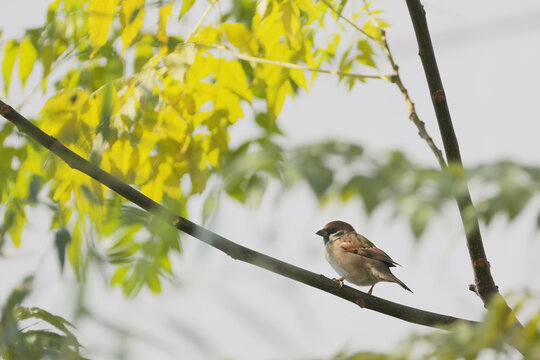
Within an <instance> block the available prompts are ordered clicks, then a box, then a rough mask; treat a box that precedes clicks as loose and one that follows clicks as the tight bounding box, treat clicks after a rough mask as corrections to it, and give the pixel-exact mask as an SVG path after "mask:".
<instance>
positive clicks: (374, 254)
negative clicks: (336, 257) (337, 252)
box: [336, 233, 399, 267]
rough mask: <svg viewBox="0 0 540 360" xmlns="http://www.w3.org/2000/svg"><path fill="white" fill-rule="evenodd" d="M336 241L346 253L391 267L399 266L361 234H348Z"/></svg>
mask: <svg viewBox="0 0 540 360" xmlns="http://www.w3.org/2000/svg"><path fill="white" fill-rule="evenodd" d="M336 241H339V242H340V247H341V248H342V249H343V250H345V251H346V252H349V253H353V254H358V255H360V256H365V257H367V258H370V259H373V260H378V261H382V262H384V263H386V264H387V265H388V266H389V267H392V266H396V265H399V264H398V263H397V262H395V261H394V260H392V258H391V257H390V256H389V255H388V254H387V253H385V252H384V251H382V250H381V249H379V248H377V247H376V246H375V245H373V243H372V242H371V241H369V240H368V239H367V238H365V237H364V236H362V235H360V234H356V233H348V234H345V235H343V236H342V237H340V238H339V239H337V240H336Z"/></svg>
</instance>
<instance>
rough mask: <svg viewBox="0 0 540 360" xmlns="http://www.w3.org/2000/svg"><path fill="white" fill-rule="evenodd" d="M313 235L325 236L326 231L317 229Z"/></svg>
mask: <svg viewBox="0 0 540 360" xmlns="http://www.w3.org/2000/svg"><path fill="white" fill-rule="evenodd" d="M315 235H319V236H322V237H325V236H327V235H328V233H327V232H326V230H324V229H321V230H319V231H317V232H316V233H315Z"/></svg>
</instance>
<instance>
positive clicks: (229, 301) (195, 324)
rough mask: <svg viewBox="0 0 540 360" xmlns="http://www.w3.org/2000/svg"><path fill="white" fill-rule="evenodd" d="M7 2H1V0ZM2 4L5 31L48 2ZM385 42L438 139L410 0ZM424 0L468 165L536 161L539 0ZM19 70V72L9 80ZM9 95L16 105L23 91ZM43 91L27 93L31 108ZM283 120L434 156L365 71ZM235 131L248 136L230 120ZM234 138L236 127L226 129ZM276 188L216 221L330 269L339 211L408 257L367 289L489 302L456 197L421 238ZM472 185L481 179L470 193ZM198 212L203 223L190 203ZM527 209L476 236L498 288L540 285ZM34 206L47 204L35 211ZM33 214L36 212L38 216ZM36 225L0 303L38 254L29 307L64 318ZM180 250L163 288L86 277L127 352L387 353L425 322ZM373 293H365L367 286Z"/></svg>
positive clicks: (390, 221)
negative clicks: (330, 228)
mask: <svg viewBox="0 0 540 360" xmlns="http://www.w3.org/2000/svg"><path fill="white" fill-rule="evenodd" d="M3 2H5V3H7V1H6V0H3ZM9 4H10V5H9V7H7V6H3V7H2V11H1V12H0V24H1V27H2V28H3V30H4V35H3V39H6V38H9V37H11V36H13V35H20V34H22V29H23V28H25V27H28V26H30V27H31V26H36V25H39V24H41V23H42V21H43V18H44V16H45V8H46V4H47V2H46V1H42V0H25V1H24V0H20V1H16V2H15V1H10V2H9ZM380 4H382V6H381V7H382V8H385V9H387V13H386V15H385V16H386V18H387V19H388V20H389V22H390V23H391V24H393V26H392V27H391V28H390V30H389V31H388V38H389V42H390V46H391V48H392V50H393V51H394V53H395V57H396V60H397V62H398V64H399V65H400V68H401V71H402V75H403V77H404V81H405V84H406V86H407V87H408V88H409V90H410V93H411V96H412V97H413V100H414V101H415V102H416V104H417V108H418V111H419V114H420V116H421V118H422V119H423V120H424V121H425V122H426V123H427V127H428V131H430V133H431V135H432V136H434V137H435V138H436V139H437V143H438V144H440V143H441V142H440V140H439V136H438V131H437V128H436V125H435V120H434V114H433V110H432V107H431V102H430V100H429V95H428V92H427V85H426V83H425V80H424V75H423V71H422V69H421V64H420V60H419V58H418V56H417V47H416V42H415V38H414V34H413V32H412V27H411V25H410V20H409V19H408V16H407V12H406V6H405V3H404V2H403V1H400V2H397V1H390V0H387V1H382V2H380ZM512 4H514V6H513V7H509V2H507V1H501V0H496V1H488V0H478V1H464V0H460V1H452V2H442V3H441V2H437V1H434V0H432V1H429V2H428V1H426V4H425V7H426V11H427V12H428V23H429V25H430V28H431V34H432V39H433V42H434V45H435V50H436V55H437V60H438V63H439V67H440V72H441V75H442V79H443V82H444V85H445V90H446V93H447V96H448V99H449V104H450V111H451V114H452V116H453V120H454V125H455V128H456V133H457V136H458V139H459V142H460V146H461V151H462V156H463V159H464V162H465V164H477V163H480V162H486V161H495V160H500V159H511V160H516V161H519V162H524V163H528V164H531V165H535V166H540V161H539V154H540V142H539V141H538V134H539V133H540V111H539V108H538V101H539V95H540V91H539V90H538V85H537V84H538V83H539V82H540V67H539V66H538V64H540V22H539V21H538V19H539V18H540V3H539V2H538V1H537V0H523V1H517V2H513V3H512ZM15 83H16V81H14V84H15ZM16 93H17V91H16V89H15V90H14V91H13V94H14V95H10V98H8V101H11V102H12V103H18V101H17V100H18V99H17V98H15V97H14V96H16ZM40 106H41V103H39V102H35V103H31V104H28V107H27V108H26V110H27V111H28V112H29V114H28V115H30V116H31V115H33V114H32V113H31V112H32V111H34V114H35V111H37V110H38V109H39V107H40ZM280 122H281V126H282V128H283V129H284V130H285V132H286V133H287V134H288V139H289V141H290V143H291V144H298V143H307V142H310V141H315V140H324V139H326V138H334V137H335V138H343V139H347V140H350V141H358V142H359V143H360V144H363V145H366V146H367V148H368V151H370V152H371V153H372V154H376V153H377V152H381V153H382V152H384V151H385V150H387V149H390V148H398V149H402V150H404V151H405V152H406V153H407V154H409V155H410V156H411V157H412V158H414V159H416V160H417V161H419V162H422V163H426V164H432V165H433V166H435V165H436V163H435V161H434V159H433V156H432V154H431V152H430V151H429V149H428V148H427V146H426V145H425V144H424V143H423V142H422V141H421V140H420V139H419V138H418V136H417V135H416V133H417V131H416V128H415V127H414V126H413V125H412V124H411V123H410V122H409V120H408V119H407V113H406V108H405V105H404V103H403V101H402V99H401V95H400V94H399V92H398V91H397V89H394V88H393V87H392V86H391V85H388V84H385V83H381V82H370V83H368V84H367V85H364V86H357V87H356V88H355V89H354V91H353V92H351V93H347V91H345V90H344V87H343V86H339V87H337V88H336V80H335V79H334V78H332V77H323V76H320V78H319V83H318V84H317V85H316V86H315V88H314V89H313V90H312V91H311V93H310V94H309V95H308V96H303V97H300V98H298V99H296V100H295V101H287V103H286V105H285V109H284V111H283V114H282V116H281V117H280ZM235 131H236V133H233V137H234V136H238V137H241V136H245V133H243V132H244V131H248V130H246V128H243V127H242V126H241V125H239V127H238V129H237V130H235ZM233 140H234V139H233ZM274 195H276V191H275V189H273V190H272V191H270V193H269V194H267V195H266V197H265V201H264V202H263V205H262V207H261V208H260V209H258V210H250V209H245V208H243V207H242V206H241V205H239V204H237V203H234V202H232V201H224V202H223V207H222V210H221V211H220V214H219V215H218V217H217V219H216V220H215V221H214V223H213V224H211V228H212V230H214V231H216V232H218V233H220V234H221V235H224V236H226V237H228V238H230V239H232V240H233V241H236V242H238V243H241V244H243V245H246V246H248V247H251V248H253V249H256V250H258V251H261V252H264V253H266V254H268V255H271V256H274V257H277V258H279V259H281V260H284V261H288V262H290V263H293V264H295V265H298V266H301V267H304V268H307V269H309V270H312V271H315V272H318V273H322V274H325V275H327V276H330V277H332V276H334V275H335V273H334V271H333V270H332V269H331V267H330V266H329V265H328V264H327V263H326V261H325V260H324V255H323V247H322V241H321V239H320V238H318V237H317V236H315V234H314V233H315V231H316V230H318V229H319V228H321V227H322V226H323V225H324V224H325V223H327V222H328V221H330V220H335V219H341V220H345V221H348V222H350V223H352V224H353V225H354V226H355V228H356V229H357V230H358V231H359V232H361V233H363V234H364V235H366V236H367V237H368V238H370V239H371V240H372V241H374V242H375V243H376V244H377V245H378V246H379V247H381V248H382V249H384V250H385V251H387V252H388V253H389V254H390V255H391V256H392V257H393V258H394V259H395V260H396V261H398V262H399V263H401V264H402V265H403V267H401V268H398V269H396V271H395V274H396V275H397V276H398V277H399V278H400V279H402V280H403V281H404V282H405V283H406V284H407V285H408V286H409V287H410V288H411V289H413V291H414V294H410V293H408V292H405V291H403V289H401V288H400V287H399V286H396V285H395V284H379V285H377V286H376V288H375V295H377V296H380V297H383V298H387V299H389V300H393V301H397V302H401V303H404V304H407V305H411V306H415V307H418V308H421V309H426V310H430V311H435V312H441V313H445V314H449V315H454V316H459V317H465V318H470V319H479V318H480V317H481V316H482V314H483V311H484V309H483V306H482V304H481V302H480V300H479V299H478V298H476V297H475V295H474V294H472V293H471V292H469V290H468V289H467V285H468V284H469V283H472V282H473V277H472V273H471V269H470V264H469V260H468V254H467V252H466V247H465V241H464V236H463V234H462V232H463V231H462V229H461V222H460V220H459V217H458V213H457V211H456V209H455V208H454V207H453V206H451V207H448V209H446V211H445V213H444V214H443V216H441V217H440V218H439V219H438V220H437V221H435V222H433V223H432V224H431V226H430V227H429V228H428V230H427V231H426V233H425V235H424V236H423V238H422V241H421V242H420V243H415V241H414V240H413V238H412V235H411V234H410V231H409V229H408V226H407V225H406V223H405V222H404V221H403V220H399V219H394V218H391V217H390V215H389V214H391V211H390V210H389V209H381V210H380V211H378V212H376V213H375V215H374V216H372V217H370V218H368V217H366V216H365V214H364V213H363V211H362V207H361V205H360V204H358V203H350V204H346V205H343V204H332V205H330V206H327V207H325V208H319V207H318V204H317V202H316V200H315V199H314V197H313V196H312V195H311V193H310V191H309V189H307V187H304V186H299V187H297V188H295V190H294V191H291V192H289V193H287V194H286V195H285V196H283V195H282V196H280V197H279V201H277V202H276V201H274ZM473 197H474V189H473ZM192 205H193V209H194V210H193V211H192V212H191V214H192V216H191V217H192V219H193V220H195V221H199V220H200V216H199V213H200V212H199V211H198V210H197V209H199V208H200V204H198V203H197V200H194V202H193V204H192ZM535 205H536V207H533V206H531V208H530V209H529V210H530V211H528V212H527V213H526V214H524V215H522V216H521V217H520V218H518V220H517V221H515V222H513V223H512V224H508V223H507V222H506V221H504V220H502V219H497V220H495V221H494V222H493V224H492V225H490V227H488V228H483V229H482V230H483V237H484V240H485V246H486V250H487V254H488V258H489V260H490V262H491V265H492V271H493V274H494V277H495V280H496V282H497V284H498V285H499V287H500V289H501V291H502V292H503V293H504V294H508V293H511V292H514V291H520V290H523V289H524V288H527V289H530V290H532V291H533V292H535V293H536V295H538V294H539V293H540V285H539V283H538V276H539V275H540V271H539V270H538V269H537V266H536V264H537V263H538V254H539V253H540V241H539V240H540V239H538V235H537V234H536V232H535V229H534V224H535V222H536V211H533V210H535V209H537V208H538V205H539V201H536V202H535ZM39 214H41V213H39ZM40 216H41V215H40ZM47 223H48V222H46V223H40V222H39V221H38V222H34V223H32V225H31V229H30V230H29V231H25V233H24V244H23V247H22V249H20V250H15V249H12V248H11V247H9V246H8V249H7V251H6V252H7V254H8V256H7V257H6V258H2V259H0V274H2V278H1V279H2V282H1V285H0V303H3V302H4V299H5V297H6V296H7V294H8V292H9V291H10V290H11V289H12V288H13V286H14V285H15V284H16V283H17V282H19V281H21V280H22V279H23V278H24V277H25V276H26V275H27V274H29V273H30V272H32V271H35V269H36V267H38V266H40V269H42V270H40V271H39V272H38V276H37V279H36V291H35V292H34V293H33V294H32V296H31V298H30V299H29V301H28V303H27V304H28V305H31V306H40V307H43V308H45V309H46V310H49V311H51V312H53V313H56V314H61V315H64V316H65V317H66V318H68V319H70V320H72V316H73V313H72V308H73V307H72V306H73V303H74V300H75V297H76V286H75V282H74V280H73V276H72V274H71V271H70V269H67V270H68V271H64V274H63V275H61V274H60V273H59V271H58V269H57V266H56V262H57V261H56V257H55V253H54V248H53V241H54V239H53V234H52V233H50V232H49V231H48V230H47V227H46V224H47ZM183 240H184V247H185V251H184V254H183V256H182V257H177V258H175V259H174V268H175V271H176V274H177V281H175V283H174V284H171V283H164V287H163V288H164V290H163V293H162V294H160V295H158V296H156V295H152V294H150V293H148V292H147V291H143V292H141V294H140V295H139V296H138V297H137V298H136V299H133V300H129V299H125V298H124V297H123V296H122V294H121V291H120V290H119V289H110V288H108V286H107V285H106V281H105V279H104V278H103V276H101V275H100V274H99V273H98V272H97V271H94V272H92V273H91V274H90V276H89V287H88V289H89V291H88V293H87V296H88V297H89V299H88V304H89V305H90V307H91V308H92V310H93V311H94V312H95V313H96V314H98V315H99V316H100V317H101V318H102V319H104V320H106V321H107V322H110V323H113V324H116V325H117V326H119V327H122V328H125V329H127V330H130V331H132V332H133V333H134V334H135V335H136V336H139V338H132V339H128V340H127V341H128V342H127V344H125V346H126V347H127V348H128V349H129V350H128V356H127V358H129V359H147V358H152V359H176V358H185V359H208V358H218V357H231V358H234V359H311V358H328V357H331V356H332V355H335V354H336V353H337V352H339V351H342V350H345V351H350V352H353V351H359V350H375V351H376V350H383V351H384V350H389V349H391V348H393V347H394V346H395V345H396V344H397V343H398V342H399V341H400V340H402V339H405V338H406V337H407V336H408V335H410V334H413V333H423V332H427V331H432V330H430V329H428V328H424V327H420V326H417V325H413V324H408V323H405V322H403V321H400V320H397V319H394V318H390V317H387V316H384V315H381V314H378V313H374V312H371V311H368V310H361V309H358V308H357V307H356V306H355V305H352V304H350V303H347V302H345V301H343V300H341V299H339V298H336V297H334V296H331V295H329V294H326V293H323V292H321V291H319V290H315V289H311V288H308V287H306V286H304V285H302V284H298V283H296V282H294V281H291V280H289V279H286V278H282V277H279V276H277V275H274V274H272V273H269V272H267V271H263V270H260V269H257V268H254V267H253V266H251V265H247V264H244V263H240V262H235V261H233V260H231V259H230V258H228V257H227V256H225V255H224V254H222V253H220V252H219V251H217V250H215V249H213V248H210V247H208V246H206V245H204V244H201V243H200V242H198V241H197V240H194V239H192V238H188V237H183ZM364 290H366V289H364ZM73 320H74V322H75V323H76V324H77V326H78V332H77V334H78V337H79V340H80V341H81V342H82V344H84V346H85V347H86V349H87V351H88V353H87V355H88V356H89V357H91V358H94V359H116V358H118V356H117V355H118V348H119V343H120V341H119V338H118V337H117V336H116V335H115V334H114V333H113V332H111V331H109V330H107V329H106V328H104V327H102V326H100V325H99V324H97V323H96V322H94V321H91V320H84V321H80V322H79V321H77V320H75V319H73Z"/></svg>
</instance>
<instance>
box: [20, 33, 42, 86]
mask: <svg viewBox="0 0 540 360" xmlns="http://www.w3.org/2000/svg"><path fill="white" fill-rule="evenodd" d="M37 56H38V53H37V50H36V48H35V47H34V44H32V41H31V40H30V39H29V38H27V37H26V38H24V39H23V41H22V42H21V46H20V47H19V78H20V79H21V82H22V86H23V88H24V85H26V80H27V79H28V76H30V73H31V72H32V69H33V68H34V63H35V62H36V59H37Z"/></svg>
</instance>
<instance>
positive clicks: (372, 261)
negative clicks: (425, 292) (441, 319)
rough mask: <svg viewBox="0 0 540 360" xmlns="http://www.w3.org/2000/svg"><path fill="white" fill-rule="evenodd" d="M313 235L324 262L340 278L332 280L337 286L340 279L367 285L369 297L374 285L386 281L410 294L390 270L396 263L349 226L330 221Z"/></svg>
mask: <svg viewBox="0 0 540 360" xmlns="http://www.w3.org/2000/svg"><path fill="white" fill-rule="evenodd" d="M316 234H317V235H320V236H322V238H323V241H324V245H325V248H326V260H328V262H329V263H330V265H332V267H333V268H334V269H335V270H336V272H337V273H338V274H339V275H340V276H341V278H340V279H333V280H335V281H337V282H339V284H340V285H341V286H343V280H347V281H349V282H351V283H353V284H356V285H360V286H369V285H371V288H370V289H369V291H368V294H369V295H371V293H372V292H373V287H374V286H375V284H376V283H378V282H379V281H388V282H395V283H398V284H399V285H401V287H402V288H404V289H405V290H409V291H410V292H412V290H411V289H409V288H408V287H407V285H405V284H404V283H403V282H402V281H401V280H399V279H398V278H397V277H395V276H394V274H392V272H391V271H390V268H391V267H393V266H396V265H399V264H398V263H397V262H395V261H394V260H392V258H391V257H390V256H388V254H386V253H385V252H384V251H382V250H381V249H379V248H377V247H376V246H375V245H373V243H372V242H371V241H369V240H368V239H367V238H365V237H364V236H362V235H360V234H358V233H357V232H356V231H355V230H354V228H353V227H352V226H351V225H350V224H347V223H346V222H344V221H332V222H329V223H328V224H326V226H325V227H324V228H322V229H321V230H319V231H317V232H316ZM400 266H401V265H400Z"/></svg>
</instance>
